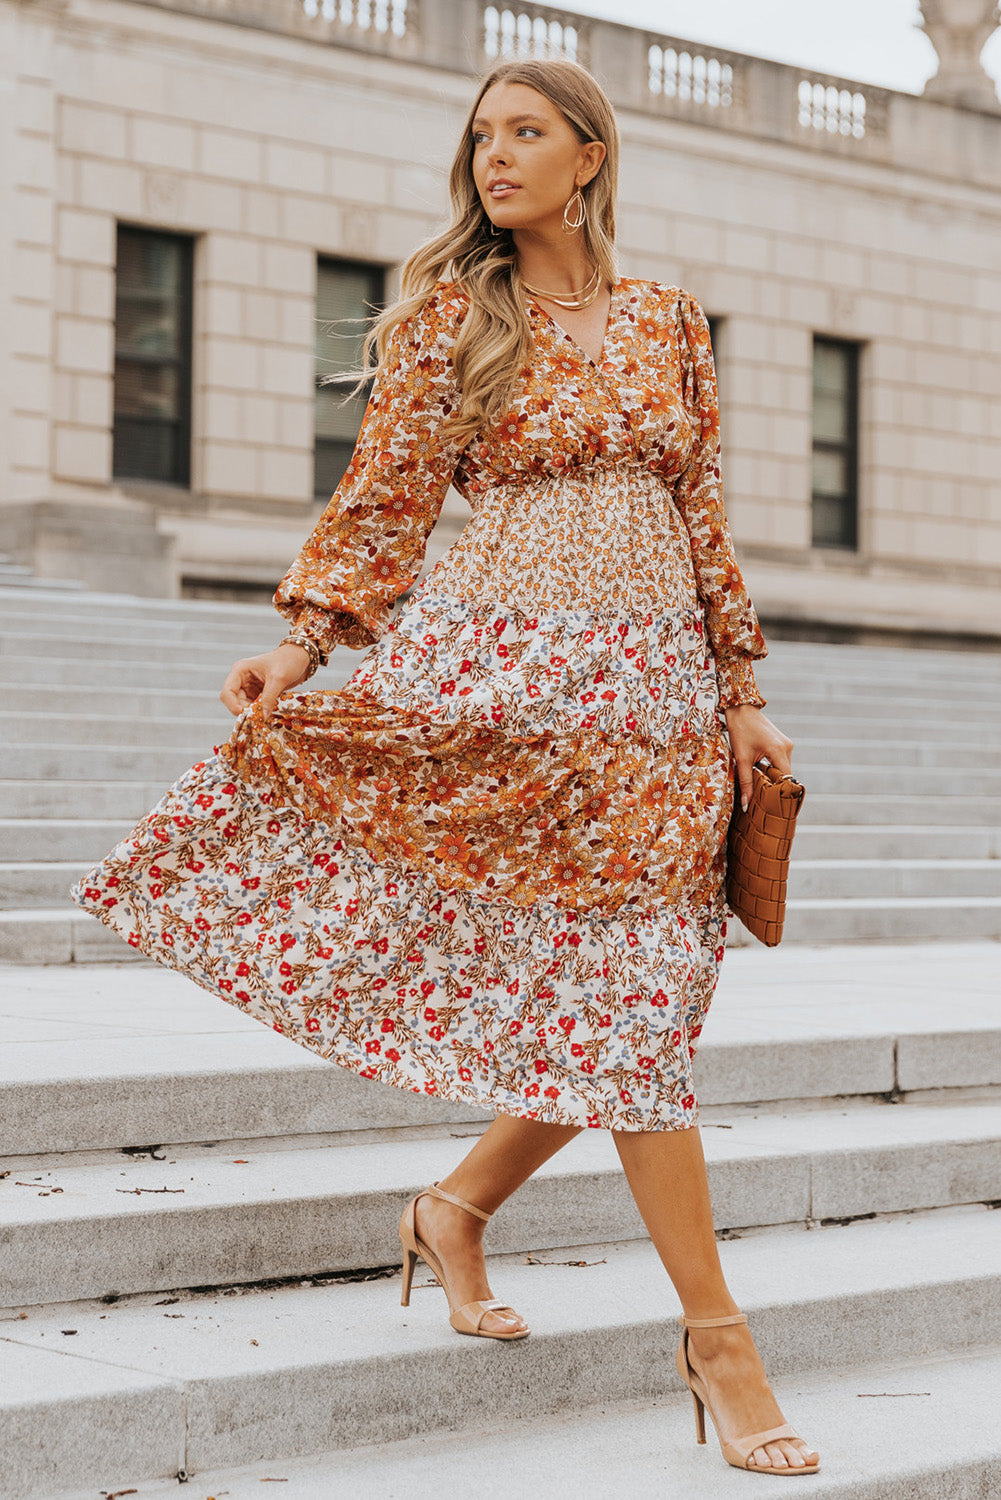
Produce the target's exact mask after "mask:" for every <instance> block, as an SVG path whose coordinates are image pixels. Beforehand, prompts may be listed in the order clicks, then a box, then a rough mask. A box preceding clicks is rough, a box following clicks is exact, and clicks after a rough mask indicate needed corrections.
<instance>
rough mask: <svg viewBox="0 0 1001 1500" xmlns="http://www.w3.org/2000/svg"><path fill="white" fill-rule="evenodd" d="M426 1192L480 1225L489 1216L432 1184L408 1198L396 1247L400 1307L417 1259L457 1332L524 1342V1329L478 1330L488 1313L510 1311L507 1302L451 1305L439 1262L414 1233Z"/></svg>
mask: <svg viewBox="0 0 1001 1500" xmlns="http://www.w3.org/2000/svg"><path fill="white" fill-rule="evenodd" d="M428 1193H430V1195H431V1197H432V1198H443V1199H444V1200H445V1202H446V1203H454V1204H455V1206H456V1208H464V1209H465V1210H466V1212H467V1213H470V1214H475V1215H476V1217H477V1218H478V1219H482V1220H483V1222H484V1223H486V1222H487V1220H488V1219H490V1218H491V1215H490V1214H488V1213H484V1211H483V1209H482V1208H477V1207H476V1206H475V1204H473V1203H467V1202H466V1200H465V1198H456V1197H455V1195H454V1194H453V1193H446V1192H445V1190H444V1188H440V1187H439V1186H438V1184H437V1183H436V1182H435V1183H432V1185H431V1186H430V1187H427V1188H424V1190H423V1191H422V1192H420V1193H418V1194H417V1197H416V1198H411V1200H410V1202H409V1203H408V1204H407V1206H406V1208H405V1209H404V1211H403V1218H402V1219H401V1220H400V1244H401V1245H402V1246H403V1294H402V1296H401V1297H400V1303H401V1305H402V1306H403V1307H409V1306H410V1287H411V1284H412V1283H413V1279H414V1269H415V1267H416V1265H417V1258H418V1256H419V1257H420V1258H421V1260H425V1261H427V1263H428V1265H429V1266H430V1267H431V1269H432V1271H433V1272H434V1274H435V1275H436V1276H437V1278H438V1280H439V1281H440V1283H441V1287H442V1290H443V1291H444V1293H445V1296H446V1297H447V1298H448V1310H449V1319H448V1321H449V1322H450V1323H451V1325H452V1327H453V1328H454V1329H455V1330H456V1332H457V1333H471V1334H474V1335H478V1336H479V1337H480V1338H482V1339H524V1338H527V1337H528V1335H529V1333H530V1332H531V1330H530V1329H528V1328H519V1329H517V1330H515V1331H514V1332H512V1333H500V1332H495V1331H494V1330H493V1329H487V1328H482V1327H481V1326H480V1325H481V1323H482V1322H483V1319H484V1318H485V1317H486V1315H487V1313H489V1312H514V1308H513V1307H512V1306H511V1304H510V1303H509V1302H499V1301H498V1300H497V1298H496V1297H491V1298H489V1299H485V1300H482V1301H479V1302H467V1303H466V1304H465V1306H463V1307H455V1306H453V1303H452V1294H451V1292H450V1291H449V1289H448V1282H447V1281H446V1279H445V1273H444V1271H443V1270H442V1265H441V1261H440V1260H439V1259H438V1257H437V1255H435V1253H434V1251H433V1250H432V1249H430V1247H429V1246H428V1245H425V1243H424V1241H423V1240H422V1239H420V1238H419V1237H418V1234H417V1214H416V1210H417V1199H418V1198H423V1197H424V1196H425V1194H428Z"/></svg>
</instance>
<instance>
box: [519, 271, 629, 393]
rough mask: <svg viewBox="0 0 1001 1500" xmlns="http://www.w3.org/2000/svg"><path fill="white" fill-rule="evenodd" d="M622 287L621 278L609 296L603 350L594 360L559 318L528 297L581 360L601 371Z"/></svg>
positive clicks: (614, 284) (613, 286) (537, 301)
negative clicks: (617, 297) (617, 298)
mask: <svg viewBox="0 0 1001 1500" xmlns="http://www.w3.org/2000/svg"><path fill="white" fill-rule="evenodd" d="M621 285H622V278H621V276H620V277H619V279H618V281H616V282H614V283H613V284H612V287H611V289H610V295H609V300H608V317H607V318H606V319H605V331H604V333H603V334H602V336H601V348H600V349H599V350H598V358H597V359H592V358H591V356H590V354H588V352H587V350H586V349H584V348H582V347H581V345H580V344H578V342H577V340H576V339H575V338H574V336H573V334H572V333H568V332H567V330H566V329H565V328H564V327H563V324H562V323H561V322H560V321H559V319H558V318H554V317H553V315H552V313H550V312H547V311H546V309H545V308H544V307H543V306H542V304H541V302H539V300H538V298H536V297H533V296H532V295H531V293H528V294H527V295H528V298H529V301H530V302H531V303H533V305H534V306H535V307H536V309H537V310H538V311H539V312H540V313H541V314H542V316H543V317H544V318H545V320H546V322H547V323H550V324H551V325H552V326H553V328H555V329H556V330H557V332H558V333H560V334H562V336H563V338H564V340H565V341H566V342H567V343H568V344H570V345H571V346H572V347H573V348H574V349H576V351H577V353H578V354H579V355H580V357H581V359H582V360H583V361H584V362H585V364H589V365H592V366H593V367H594V369H596V370H600V369H601V367H602V365H603V364H604V362H605V357H606V351H607V348H608V342H609V336H610V334H611V332H612V324H613V322H614V320H615V315H616V310H617V309H616V296H617V294H618V291H619V288H620V287H621Z"/></svg>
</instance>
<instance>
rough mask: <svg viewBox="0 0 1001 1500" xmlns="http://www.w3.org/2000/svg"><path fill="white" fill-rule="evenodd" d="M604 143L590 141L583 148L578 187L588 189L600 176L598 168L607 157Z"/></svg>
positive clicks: (578, 170)
mask: <svg viewBox="0 0 1001 1500" xmlns="http://www.w3.org/2000/svg"><path fill="white" fill-rule="evenodd" d="M607 154H608V153H607V151H606V150H605V145H604V142H603V141H588V143H587V145H586V146H583V147H582V148H581V153H580V165H579V167H578V169H577V186H578V187H587V185H588V183H589V182H591V181H592V180H593V179H594V178H595V177H597V175H598V168H599V167H600V166H601V164H602V162H603V161H604V160H605V157H606V156H607Z"/></svg>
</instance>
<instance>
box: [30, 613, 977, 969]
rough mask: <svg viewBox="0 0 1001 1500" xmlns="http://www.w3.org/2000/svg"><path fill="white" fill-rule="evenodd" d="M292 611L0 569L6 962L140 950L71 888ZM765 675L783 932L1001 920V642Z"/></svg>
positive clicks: (788, 650)
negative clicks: (783, 808) (782, 739)
mask: <svg viewBox="0 0 1001 1500" xmlns="http://www.w3.org/2000/svg"><path fill="white" fill-rule="evenodd" d="M279 625H280V621H279V620H278V617H277V616H276V615H275V613H274V611H273V610H271V609H270V608H269V607H256V606H246V605H224V604H215V603H209V602H196V601H164V600H139V599H132V598H128V597H126V596H117V595H95V594H88V593H74V592H72V591H70V592H66V591H60V590H50V589H49V588H48V587H38V586H36V587H34V588H32V589H24V588H11V587H6V586H3V585H2V584H0V743H2V744H3V745H4V747H5V748H4V753H3V765H2V768H0V961H6V962H22V963H64V962H68V961H75V962H85V961H95V960H101V959H105V960H107V959H111V960H116V961H119V960H122V959H123V958H125V957H126V956H127V955H126V952H125V945H123V944H122V943H121V942H120V941H119V939H118V938H117V937H116V936H115V935H114V934H113V933H110V932H108V931H107V930H105V929H103V928H102V927H100V925H99V924H98V923H96V922H94V921H93V920H92V919H91V918H89V917H86V916H84V915H83V914H82V913H80V914H78V913H77V912H76V909H75V908H74V907H72V906H71V904H70V902H69V899H68V895H67V891H68V887H69V886H70V884H71V883H72V882H73V881H74V880H75V879H76V878H77V876H78V875H79V874H81V873H82V872H83V871H84V870H85V869H87V868H88V867H89V866H90V865H91V864H93V863H94V861H95V860H97V859H98V858H100V857H101V856H102V855H103V854H104V853H106V852H107V850H108V849H110V847H111V846H112V845H113V844H114V843H115V842H116V841H117V840H118V838H120V837H121V836H122V835H123V834H125V833H126V832H127V831H128V830H129V828H130V827H131V825H132V823H133V822H134V821H135V820H136V819H137V818H138V817H140V816H141V815H142V814H143V813H144V812H145V811H146V810H147V809H148V808H149V807H151V806H152V805H153V803H154V802H155V801H156V800H158V798H159V796H160V795H161V793H162V791H163V790H164V788H165V787H166V785H168V784H169V783H170V782H171V781H172V780H174V779H175V778H176V777H177V776H179V775H180V774H181V773H182V772H183V771H184V770H186V769H187V767H188V766H190V765H191V764H193V763H194V761H196V760H198V759H199V758H200V757H202V756H204V755H205V754H206V752H207V751H208V750H209V749H211V747H212V746H213V745H214V744H216V743H218V742H219V741H220V740H222V739H224V738H225V737H226V736H227V734H228V733H229V730H230V728H231V726H232V720H231V718H230V716H229V715H228V714H227V712H226V710H225V709H224V708H223V707H222V705H221V703H220V702H219V696H218V694H219V688H220V686H221V684H222V680H223V678H224V676H225V673H226V670H227V669H228V667H229V665H230V664H231V663H232V661H233V660H234V658H235V657H237V656H240V655H246V654H250V653H251V652H254V651H257V650H263V649H266V648H267V647H268V646H270V645H271V644H273V642H274V641H275V639H276V638H277V635H276V630H277V627H278V626H279ZM359 659H360V658H359V656H358V654H357V653H353V652H347V651H345V652H342V653H339V654H338V655H337V657H336V658H335V660H334V661H333V662H332V663H331V666H330V667H329V668H328V669H327V671H326V672H325V673H324V674H322V675H320V676H318V677H317V678H316V679H315V680H314V685H315V686H324V685H327V686H336V685H337V684H338V683H340V682H343V681H344V680H345V679H346V677H347V676H348V675H349V674H350V672H351V671H352V670H353V669H354V667H355V666H356V665H357V663H358V661H359ZM760 682H761V685H762V690H763V692H764V694H765V696H766V697H767V698H768V705H767V710H766V711H767V712H768V714H769V716H770V717H771V718H773V719H774V721H775V722H776V723H777V724H778V725H779V726H780V727H781V728H782V729H783V730H784V731H785V732H786V733H787V734H789V735H790V736H791V738H792V739H793V740H794V741H795V745H796V748H795V752H794V769H795V771H796V774H797V775H798V776H799V777H800V778H801V779H802V780H803V782H804V783H805V785H806V788H807V796H806V800H805V803H804V807H803V812H802V814H801V817H800V825H799V829H798V831H797V837H796V843H795V845H794V854H795V858H794V862H793V868H792V871H791V875H790V903H789V911H788V918H787V924H786V930H785V935H784V941H786V942H792V943H795V942H834V941H840V942H845V941H847V942H852V941H859V940H862V941H872V940H889V941H907V940H911V939H930V938H945V937H948V938H997V937H999V936H1001V859H999V855H1001V745H999V744H998V741H997V704H998V700H999V697H1001V660H999V658H998V657H995V656H991V655H987V654H974V653H950V652H945V651H921V650H907V649H904V648H896V649H877V648H868V647H858V648H852V647H846V646H836V645H819V644H813V643H807V642H789V641H776V642H774V643H773V644H772V647H771V654H770V656H769V658H768V659H767V660H766V661H765V662H764V663H763V664H762V666H761V668H760ZM732 929H733V930H732V932H731V942H732V943H736V942H739V941H741V940H744V941H748V940H749V939H747V937H746V935H745V934H743V932H742V930H741V929H740V928H739V926H738V924H736V923H734V924H732Z"/></svg>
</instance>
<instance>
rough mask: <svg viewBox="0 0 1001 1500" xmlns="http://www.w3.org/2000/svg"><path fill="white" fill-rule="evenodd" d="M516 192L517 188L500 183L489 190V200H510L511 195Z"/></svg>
mask: <svg viewBox="0 0 1001 1500" xmlns="http://www.w3.org/2000/svg"><path fill="white" fill-rule="evenodd" d="M518 191H519V189H518V188H517V187H514V186H511V185H508V184H507V183H500V184H498V186H497V187H492V188H490V189H489V192H490V196H491V198H510V196H511V194H512V193H517V192H518Z"/></svg>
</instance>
